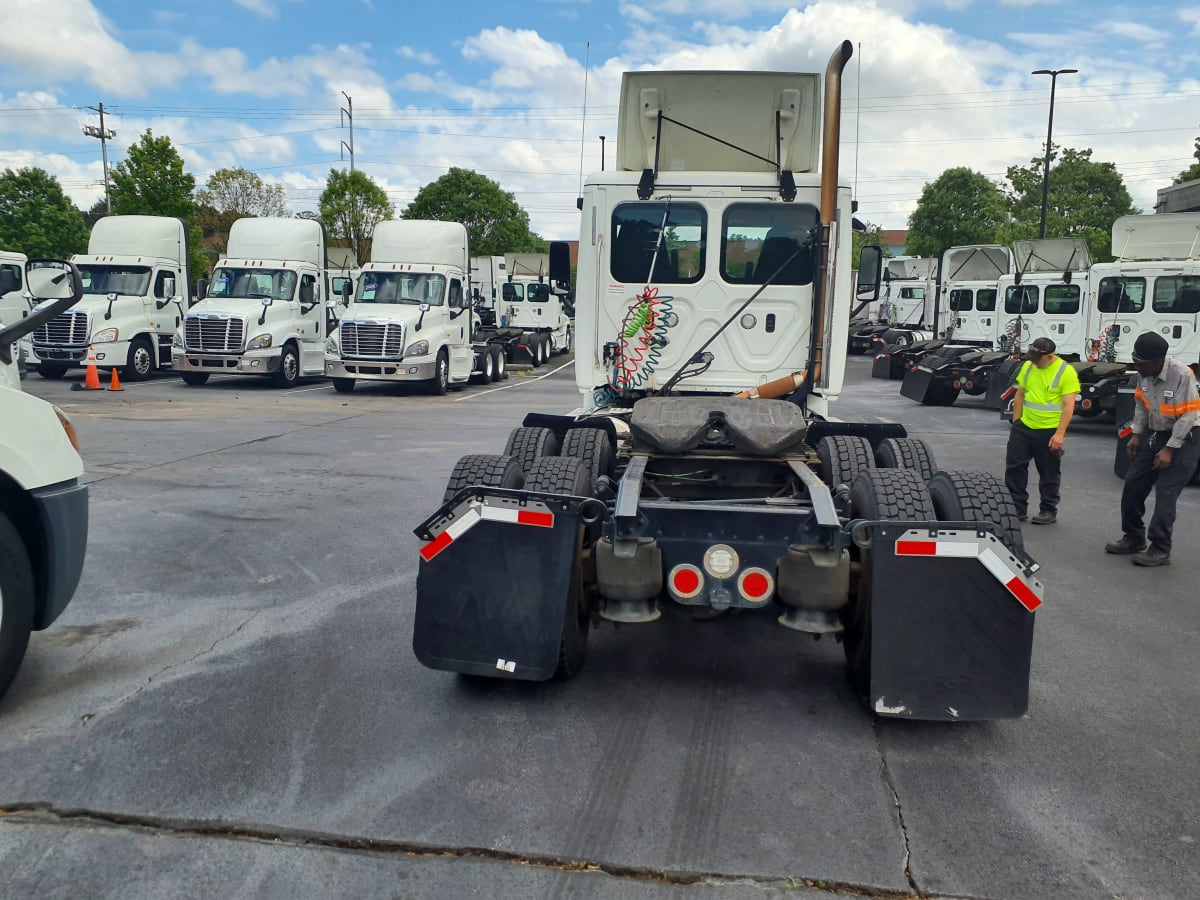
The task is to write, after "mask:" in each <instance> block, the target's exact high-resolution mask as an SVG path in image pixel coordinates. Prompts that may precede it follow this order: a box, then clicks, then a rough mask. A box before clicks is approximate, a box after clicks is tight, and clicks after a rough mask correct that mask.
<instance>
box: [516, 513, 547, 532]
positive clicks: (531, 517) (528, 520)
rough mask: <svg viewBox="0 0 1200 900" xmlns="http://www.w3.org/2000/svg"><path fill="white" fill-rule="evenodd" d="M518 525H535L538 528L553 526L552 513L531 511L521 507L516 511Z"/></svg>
mask: <svg viewBox="0 0 1200 900" xmlns="http://www.w3.org/2000/svg"><path fill="white" fill-rule="evenodd" d="M517 524H518V525H536V526H537V527H538V528H553V527H554V513H547V512H533V511H532V510H528V509H523V510H521V511H520V512H519V513H517Z"/></svg>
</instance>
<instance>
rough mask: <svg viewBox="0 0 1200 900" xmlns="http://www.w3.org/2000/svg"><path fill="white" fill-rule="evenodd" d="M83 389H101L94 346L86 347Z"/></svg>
mask: <svg viewBox="0 0 1200 900" xmlns="http://www.w3.org/2000/svg"><path fill="white" fill-rule="evenodd" d="M83 389H84V390H85V391H101V390H104V389H103V388H102V387H100V370H99V369H97V368H96V350H95V348H94V347H91V346H89V347H88V355H87V373H86V374H85V375H84V376H83Z"/></svg>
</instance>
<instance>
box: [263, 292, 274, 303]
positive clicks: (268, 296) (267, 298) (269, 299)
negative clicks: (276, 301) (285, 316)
mask: <svg viewBox="0 0 1200 900" xmlns="http://www.w3.org/2000/svg"><path fill="white" fill-rule="evenodd" d="M272 302H273V298H272V297H271V295H270V294H268V295H267V296H265V297H263V298H262V305H263V306H270V305H271V303H272Z"/></svg>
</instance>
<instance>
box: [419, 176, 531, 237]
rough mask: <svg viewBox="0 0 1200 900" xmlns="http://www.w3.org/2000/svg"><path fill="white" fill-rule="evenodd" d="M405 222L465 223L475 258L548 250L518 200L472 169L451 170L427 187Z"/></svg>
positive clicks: (421, 192) (420, 191)
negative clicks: (531, 226) (427, 220)
mask: <svg viewBox="0 0 1200 900" xmlns="http://www.w3.org/2000/svg"><path fill="white" fill-rule="evenodd" d="M403 218H405V219H434V220H437V221H441V222H461V223H462V224H463V225H465V226H466V227H467V233H468V234H469V235H470V238H471V255H472V256H501V255H503V254H505V253H536V252H538V251H539V250H540V249H544V248H545V242H543V241H542V240H541V238H539V237H538V236H537V235H536V234H534V233H533V232H532V231H530V230H529V214H528V213H527V212H525V210H523V209H521V207H520V206H519V205H518V204H517V201H516V198H514V197H513V195H512V194H510V193H509V192H508V191H506V190H504V189H503V188H501V187H500V185H499V184H497V183H496V182H494V181H492V180H491V179H490V178H488V177H487V176H485V175H480V174H479V173H478V172H472V171H471V170H470V169H451V170H450V171H449V172H447V173H446V174H445V175H443V176H442V177H441V178H439V179H438V180H437V181H434V182H431V183H429V184H427V185H425V187H423V188H421V190H419V191H418V192H417V196H416V197H414V198H413V201H412V203H410V204H409V205H408V209H406V210H404V213H403Z"/></svg>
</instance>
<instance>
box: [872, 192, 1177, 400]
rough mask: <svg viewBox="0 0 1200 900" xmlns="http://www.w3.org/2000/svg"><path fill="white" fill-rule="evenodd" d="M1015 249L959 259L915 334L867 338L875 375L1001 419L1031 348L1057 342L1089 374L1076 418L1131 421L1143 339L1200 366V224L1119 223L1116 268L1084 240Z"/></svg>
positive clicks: (879, 333)
mask: <svg viewBox="0 0 1200 900" xmlns="http://www.w3.org/2000/svg"><path fill="white" fill-rule="evenodd" d="M1013 249H1014V251H1015V252H1014V253H1010V251H1009V250H1008V248H1006V247H1000V246H995V245H978V246H968V247H953V248H951V249H949V250H947V251H946V252H945V253H944V254H943V255H942V258H941V260H940V261H939V266H938V269H937V271H938V273H939V275H938V277H936V278H935V279H931V280H930V290H929V291H928V294H927V298H928V299H927V300H926V302H925V303H924V304H923V308H922V309H921V310H919V311H918V312H917V313H915V314H913V316H912V318H913V322H912V324H909V325H907V326H906V325H905V324H904V323H903V322H900V323H883V324H878V325H872V326H865V327H863V328H860V329H859V331H860V335H864V336H865V337H866V342H869V343H870V344H871V345H872V348H873V350H874V352H875V359H874V365H873V367H872V374H873V375H875V376H876V377H879V378H895V379H903V384H902V386H901V394H902V395H903V396H905V397H908V398H910V399H913V400H917V401H919V402H921V403H924V404H928V405H949V404H951V403H953V402H954V401H955V399H957V397H958V396H959V395H960V394H963V393H965V394H968V395H977V396H983V397H985V400H986V402H987V404H988V405H990V406H992V407H994V408H997V409H1000V408H1004V407H1005V405H1006V403H1007V398H1006V396H1005V395H1006V393H1008V389H1009V387H1010V386H1011V383H1012V378H1013V376H1014V374H1015V372H1016V369H1017V367H1018V366H1019V363H1020V357H1021V355H1022V353H1023V352H1024V350H1025V348H1027V347H1028V346H1029V343H1030V342H1031V341H1033V340H1034V339H1036V338H1039V337H1048V338H1050V339H1052V340H1053V341H1054V342H1055V344H1056V346H1057V347H1058V353H1059V355H1060V356H1062V357H1063V358H1064V359H1067V360H1069V361H1071V363H1072V365H1073V366H1074V367H1075V368H1076V370H1077V371H1078V373H1079V379H1080V384H1081V386H1082V392H1081V396H1080V400H1079V403H1078V404H1077V406H1076V414H1077V415H1080V416H1083V417H1094V416H1099V415H1101V414H1103V413H1114V414H1117V415H1118V417H1120V416H1121V415H1123V414H1124V412H1123V411H1120V410H1118V405H1119V401H1120V398H1121V396H1122V392H1121V388H1122V387H1123V386H1124V385H1125V384H1126V383H1127V382H1128V380H1129V377H1130V375H1131V374H1132V367H1131V365H1130V363H1131V362H1132V360H1131V358H1130V353H1131V352H1132V349H1133V341H1134V339H1135V338H1136V337H1137V336H1138V335H1139V334H1141V333H1142V332H1144V331H1154V332H1157V333H1159V334H1161V335H1162V336H1163V337H1164V338H1165V339H1166V340H1167V342H1168V346H1169V351H1168V352H1169V353H1170V354H1171V355H1172V356H1173V357H1175V358H1176V359H1179V360H1181V361H1183V362H1185V363H1187V364H1189V365H1191V366H1192V367H1193V369H1195V368H1197V367H1198V366H1200V214H1196V213H1167V214H1159V215H1138V216H1124V217H1122V218H1120V219H1118V220H1117V221H1116V222H1115V223H1114V224H1113V227H1112V253H1113V256H1114V257H1115V260H1114V261H1113V262H1106V263H1093V262H1092V261H1091V258H1090V254H1089V252H1088V247H1087V244H1086V242H1085V241H1083V240H1082V239H1079V238H1058V239H1046V240H1033V241H1018V242H1016V243H1015V245H1014V248H1013ZM860 343H864V341H863V340H861V339H860Z"/></svg>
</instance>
